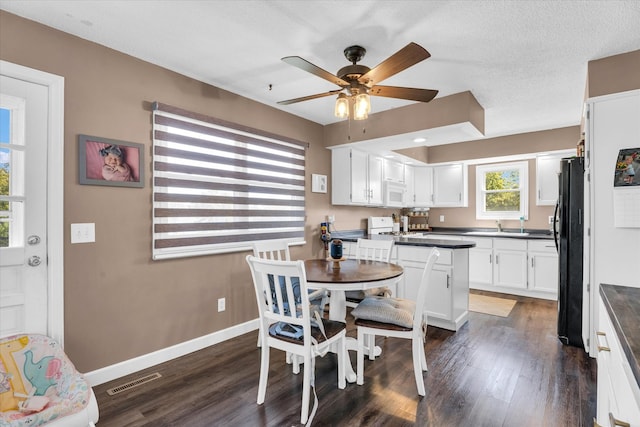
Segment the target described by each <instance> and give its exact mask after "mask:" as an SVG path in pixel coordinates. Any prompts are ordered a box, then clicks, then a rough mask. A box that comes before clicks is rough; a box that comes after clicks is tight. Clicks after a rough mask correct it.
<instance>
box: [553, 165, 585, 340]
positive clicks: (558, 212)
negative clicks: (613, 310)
mask: <svg viewBox="0 0 640 427" xmlns="http://www.w3.org/2000/svg"><path fill="white" fill-rule="evenodd" d="M558 179H559V195H558V203H557V204H556V208H555V212H554V223H553V224H554V239H555V243H556V249H557V250H558V338H559V339H560V341H561V342H562V343H563V344H566V345H571V346H575V347H584V346H583V343H582V286H583V285H582V262H583V258H582V257H583V245H584V240H583V239H584V215H583V214H584V159H583V158H582V157H572V158H567V159H562V160H561V161H560V174H559V175H558Z"/></svg>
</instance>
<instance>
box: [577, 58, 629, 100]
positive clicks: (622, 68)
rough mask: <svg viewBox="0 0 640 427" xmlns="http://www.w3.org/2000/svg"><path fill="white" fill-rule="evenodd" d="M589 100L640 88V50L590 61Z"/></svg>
mask: <svg viewBox="0 0 640 427" xmlns="http://www.w3.org/2000/svg"><path fill="white" fill-rule="evenodd" d="M588 74H589V80H588V84H587V92H588V97H589V98H594V97H596V96H602V95H608V94H611V93H618V92H626V91H628V90H634V89H638V88H640V50H635V51H632V52H627V53H623V54H620V55H614V56H609V57H607V58H602V59H597V60H594V61H589V64H588Z"/></svg>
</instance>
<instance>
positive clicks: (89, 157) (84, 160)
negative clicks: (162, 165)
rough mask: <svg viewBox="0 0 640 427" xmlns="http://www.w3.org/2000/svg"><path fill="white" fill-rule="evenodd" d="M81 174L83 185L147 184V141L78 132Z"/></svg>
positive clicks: (120, 185) (126, 185)
mask: <svg viewBox="0 0 640 427" xmlns="http://www.w3.org/2000/svg"><path fill="white" fill-rule="evenodd" d="M118 159H119V160H118ZM78 176H79V182H80V184H82V185H105V186H113V187H133V188H144V144H137V143H134V142H127V141H119V140H115V139H108V138H102V137H99V136H91V135H78Z"/></svg>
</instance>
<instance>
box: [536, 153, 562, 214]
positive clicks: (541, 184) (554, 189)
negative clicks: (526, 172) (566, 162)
mask: <svg viewBox="0 0 640 427" xmlns="http://www.w3.org/2000/svg"><path fill="white" fill-rule="evenodd" d="M562 157H563V156H562V155H555V154H554V155H548V156H539V157H536V190H537V192H536V205H538V206H544V205H551V206H553V205H555V204H556V201H557V200H558V173H559V172H560V159H562Z"/></svg>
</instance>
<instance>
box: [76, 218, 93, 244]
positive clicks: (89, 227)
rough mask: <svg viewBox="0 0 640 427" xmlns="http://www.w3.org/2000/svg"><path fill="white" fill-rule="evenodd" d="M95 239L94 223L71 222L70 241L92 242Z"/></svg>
mask: <svg viewBox="0 0 640 427" xmlns="http://www.w3.org/2000/svg"><path fill="white" fill-rule="evenodd" d="M95 241H96V224H95V223H93V222H87V223H81V224H71V243H92V242H95Z"/></svg>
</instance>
